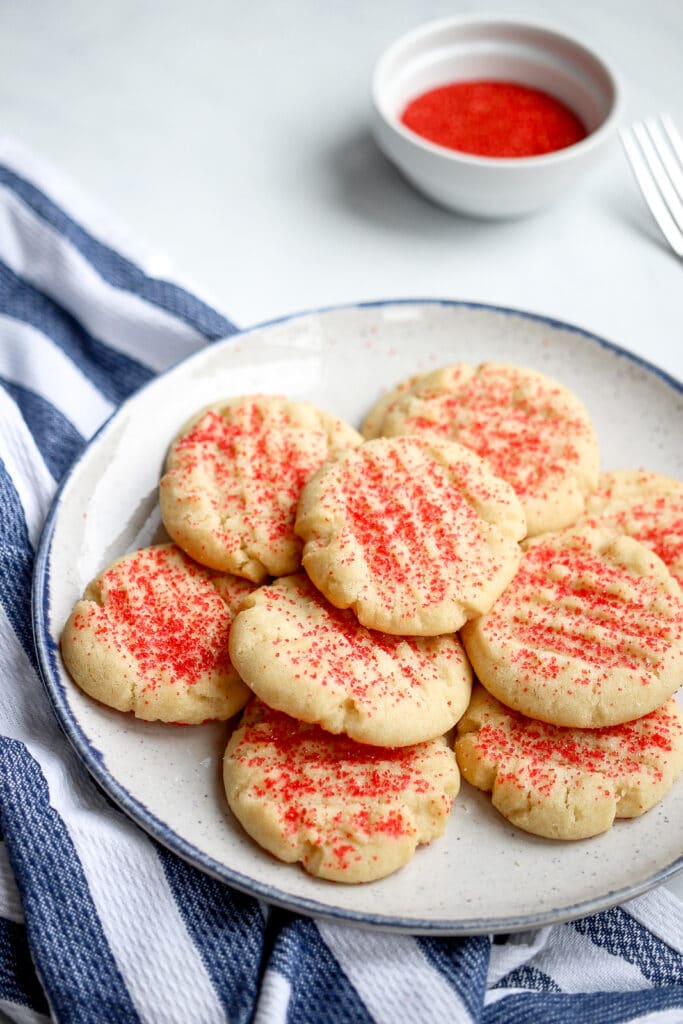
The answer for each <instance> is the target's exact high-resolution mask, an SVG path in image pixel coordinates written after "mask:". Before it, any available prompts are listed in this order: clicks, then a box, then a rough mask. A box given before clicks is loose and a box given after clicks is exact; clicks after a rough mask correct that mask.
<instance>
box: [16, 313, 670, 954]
mask: <svg viewBox="0 0 683 1024" xmlns="http://www.w3.org/2000/svg"><path fill="white" fill-rule="evenodd" d="M484 359H490V360H495V361H506V362H512V363H517V364H520V365H525V366H529V367H533V368H534V369H537V370H541V371H543V372H545V373H549V374H551V375H553V376H555V377H556V378H557V379H558V380H560V381H561V382H562V383H563V384H565V385H566V386H568V387H570V388H572V389H573V390H574V391H575V392H576V393H577V394H578V395H579V397H580V398H581V399H582V400H583V401H584V402H585V404H586V405H587V406H588V409H589V411H590V413H591V415H592V417H593V419H594V422H595V425H596V428H597V433H598V437H599V439H600V444H601V450H602V457H603V467H604V468H618V467H638V466H643V467H647V468H649V469H653V470H657V471H659V472H663V473H667V474H669V475H671V476H675V477H679V478H683V446H681V444H680V425H681V421H682V417H681V413H682V412H683V389H682V388H681V385H679V384H678V383H677V382H676V381H674V380H672V379H671V378H669V377H667V376H666V375H665V374H663V373H661V372H659V371H658V370H656V369H655V368H654V367H652V366H648V365H646V364H644V363H642V362H639V361H638V360H636V359H634V358H633V357H631V356H629V355H628V354H627V353H625V352H623V351H621V350H619V349H618V348H615V347H614V346H612V345H609V344H608V343H606V342H603V341H601V340H600V339H599V338H596V337H593V336H591V335H589V334H586V333H585V332H583V331H580V330H578V329H576V328H572V327H570V326H567V325H563V324H560V323H557V322H553V321H548V320H546V319H543V318H540V317H535V316H532V315H529V314H525V313H520V312H514V311H510V310H501V309H494V308H490V307H482V306H473V305H468V304H459V303H446V302H401V303H396V302H394V303H391V302H389V303H376V304H369V305H364V306H352V307H345V308H340V309H331V310H327V311H324V312H316V313H309V314H304V315H301V316H296V317H292V318H290V319H286V320H283V321H279V322H276V323H272V324H269V325H266V326H262V327H258V328H255V329H253V330H250V331H247V332H244V333H243V334H240V335H237V336H235V337H233V338H231V339H229V340H228V341H226V342H223V343H219V344H216V345H212V346H210V347H209V348H207V349H205V350H203V351H202V352H200V353H199V354H198V355H196V356H194V357H192V358H191V359H189V360H187V361H186V362H184V363H182V364H181V365H179V366H177V367H176V368H175V369H173V370H171V371H170V372H169V373H167V374H165V375H164V376H162V377H160V378H158V379H157V380H155V381H153V382H152V383H151V384H149V385H148V386H147V387H145V388H144V389H143V390H142V391H140V392H139V393H138V394H137V395H135V396H134V397H133V398H132V399H130V400H129V401H128V402H127V403H126V404H125V405H124V406H123V407H122V408H121V409H120V411H119V412H118V413H117V414H116V415H115V416H114V417H113V418H112V419H111V420H110V421H109V423H107V424H106V426H105V427H103V429H102V430H101V431H100V433H99V434H98V435H97V436H96V437H95V439H94V440H93V441H92V442H91V444H90V445H89V446H88V448H87V449H86V450H85V452H84V453H83V455H82V456H81V457H80V459H79V460H78V462H77V463H76V465H75V466H74V468H73V470H72V471H71V473H70V475H69V476H68V478H67V479H66V481H65V482H64V484H63V485H62V487H61V489H60V491H59V493H58V495H57V498H56V500H55V503H54V506H53V508H52V511H51V514H50V516H49V519H48V522H47V524H46V527H45V532H44V536H43V539H42V543H41V547H40V551H39V554H38V559H37V568H36V577H35V585H34V629H35V636H36V641H37V646H38V651H39V656H40V661H41V667H42V672H43V676H44V680H45V684H46V686H47V689H48V691H49V693H50V696H51V699H52V702H53V704H54V708H55V711H56V714H57V716H58V718H59V720H60V722H61V724H62V726H63V728H64V730H65V731H66V733H67V735H68V737H69V739H70V740H71V742H72V743H73V745H74V747H75V748H76V750H77V752H78V754H79V756H80V757H81V758H82V760H83V762H84V763H85V764H86V766H87V767H88V769H89V770H90V772H91V773H92V774H93V775H94V776H95V778H96V779H97V781H98V782H99V783H100V785H101V786H102V787H103V788H104V789H105V790H106V792H107V793H108V794H109V795H110V796H111V797H112V798H113V799H114V800H115V801H116V802H117V803H118V804H119V805H120V806H121V807H122V808H123V810H124V811H125V812H126V813H127V814H129V815H130V816H131V817H132V818H133V819H134V820H135V821H136V822H138V824H139V825H141V826H142V828H144V829H146V830H147V831H148V832H149V833H151V834H152V835H153V836H155V837H156V838H157V839H158V840H160V841H161V842H162V843H164V844H165V845H166V846H168V847H169V848H170V849H172V850H174V851H175V852H176V853H178V854H180V855H181V856H182V857H185V858H186V859H187V860H189V861H191V862H192V863H193V864H196V865H197V866H198V867H199V868H202V869H204V870H205V871H207V872H209V873H211V874H213V875H215V876H216V877H218V878H220V879H223V880H224V881H226V882H229V883H230V884H231V885H233V886H236V887H237V888H239V889H242V890H244V891H246V892H249V893H253V894H254V895H257V896H259V897H262V898H263V899H265V900H269V901H271V902H273V903H277V904H280V905H283V906H287V907H290V908H294V909H297V910H299V911H301V912H304V913H311V914H317V915H321V916H326V917H332V918H337V919H344V920H348V921H354V922H356V923H360V924H363V925H366V926H374V927H381V928H385V929H392V930H407V931H413V932H427V933H432V934H444V935H447V934H468V933H470V934H472V933H477V932H492V931H512V930H516V929H520V928H526V927H530V926H532V925H536V924H540V923H548V922H553V921H561V920H566V919H569V918H571V917H577V916H579V915H582V914H585V913H589V912H591V911H594V910H598V909H601V908H603V907H606V906H609V905H611V904H614V903H617V902H620V901H621V900H623V899H625V898H627V897H629V896H633V895H636V894H638V893H640V892H642V891H644V890H645V889H647V888H649V887H651V886H652V885H654V884H655V883H657V882H660V881H663V880H664V879H666V878H668V877H671V876H672V875H673V874H674V873H676V872H677V871H678V870H681V869H683V856H682V851H683V779H682V780H680V781H679V783H678V784H677V785H676V786H674V789H673V790H672V791H671V793H670V794H669V795H668V796H667V797H666V798H665V799H664V801H662V803H661V804H660V805H659V806H658V807H656V808H655V809H654V810H652V811H650V812H649V813H648V814H646V815H644V816H643V817H642V818H638V819H635V820H633V821H622V822H617V824H616V825H615V827H614V828H613V829H612V830H611V831H610V832H608V833H607V834H605V835H603V836H599V837H597V838H595V839H591V840H588V841H583V842H578V843H555V842H551V841H549V840H544V839H539V838H535V837H533V836H529V835H525V834H524V833H523V832H520V831H517V830H516V829H514V828H512V827H511V826H510V825H508V824H507V822H506V821H504V819H503V818H502V817H500V816H499V815H498V814H497V812H496V811H495V810H493V808H492V807H491V804H490V802H489V798H488V797H487V796H485V795H484V794H483V793H479V792H477V791H475V790H474V789H472V788H470V787H469V786H468V785H467V784H466V783H463V787H462V790H461V793H460V795H459V797H458V798H457V800H456V802H455V805H454V807H453V810H452V813H451V816H450V820H449V824H448V829H447V832H446V835H445V836H444V837H443V838H442V839H439V840H437V841H435V842H434V843H432V844H431V846H429V847H426V848H424V849H420V850H418V851H417V854H416V855H415V857H414V859H413V860H412V861H411V863H410V864H409V865H407V866H406V867H405V868H403V869H402V870H401V871H399V872H397V873H396V874H394V875H392V876H390V877H389V878H386V879H384V880H382V881H380V882H374V883H371V884H367V885H361V886H343V885H336V884H333V883H329V882H323V881H318V880H315V879H313V878H309V877H308V876H307V875H306V874H305V873H304V872H303V870H301V869H300V868H298V867H295V866H291V865H285V864H281V863H279V862H277V861H275V860H274V859H273V858H272V857H270V856H269V855H268V854H266V853H265V852H263V851H262V850H261V849H259V848H258V847H257V846H256V845H255V844H254V843H252V841H251V840H250V839H249V838H248V837H247V836H246V835H245V834H244V833H243V832H242V830H241V828H240V827H239V825H238V824H237V823H236V822H235V821H234V819H233V818H232V816H231V813H230V811H229V809H228V807H227V804H226V802H225V798H224V796H223V792H222V787H221V781H220V775H221V771H220V769H221V757H222V753H223V750H224V747H225V744H226V741H227V735H228V727H227V726H226V725H223V724H210V725H204V726H199V727H190V728H183V729H179V728H172V727H168V726H163V725H156V724H152V725H150V724H146V723H143V722H139V721H136V720H135V719H133V718H131V717H130V716H124V715H120V714H117V713H116V712H114V711H110V710H108V709H107V708H105V707H101V706H100V705H98V704H97V703H95V702H94V701H91V700H90V699H88V698H87V697H86V696H84V695H83V694H81V692H80V691H79V690H78V689H77V688H76V687H75V686H74V685H73V684H72V683H71V681H70V679H69V678H68V676H67V675H66V673H65V672H64V669H63V667H62V665H61V661H60V657H59V651H58V647H57V641H58V638H59V634H60V631H61V629H62V626H63V624H64V622H65V621H66V619H67V617H68V614H69V612H70V610H71V607H72V605H73V603H74V602H75V601H76V600H77V599H78V597H79V596H80V594H81V592H82V590H83V588H84V586H85V584H86V583H87V582H88V580H90V579H91V578H92V577H93V576H95V575H96V574H97V573H98V572H100V571H101V570H102V569H103V568H104V567H105V566H106V565H107V564H108V563H109V562H111V561H112V560H113V559H114V558H117V557H119V556H120V555H122V554H124V553H125V552H127V551H130V550H132V549H134V548H136V547H140V546H143V545H146V544H149V543H151V542H152V541H154V540H158V539H160V538H161V537H162V536H163V532H162V530H161V526H160V517H159V512H158V506H157V482H158V479H159V474H160V471H161V467H162V463H163V460H164V455H165V452H166V448H167V446H168V444H169V441H170V440H171V438H172V437H173V435H174V433H175V432H176V431H177V429H178V427H179V426H180V425H181V424H182V423H183V422H184V421H185V420H186V419H187V418H188V417H189V416H190V415H191V414H192V413H193V412H194V411H195V410H196V409H199V408H200V407H202V406H204V405H207V404H208V403H210V402H212V401H215V400H217V399H220V398H222V397H224V396H228V395H236V394H244V393H251V392H254V391H261V392H276V393H282V394H286V395H289V396H290V397H292V398H295V399H308V400H310V401H313V402H315V403H316V404H317V405H320V406H322V407H323V408H325V409H329V410H330V411H332V412H334V413H336V414H337V415H339V416H342V417H344V418H345V419H347V420H348V421H349V422H351V423H353V424H355V425H358V424H359V423H360V422H361V420H362V418H363V416H364V414H365V413H366V412H367V410H368V408H369V407H370V405H371V404H372V403H373V402H374V400H375V399H376V398H377V396H378V394H379V393H380V392H381V391H382V390H384V389H386V388H387V387H390V386H392V385H393V384H395V383H397V382H398V381H399V380H401V379H402V378H404V377H406V376H408V375H409V374H412V373H415V372H416V371H420V370H425V369H429V368H432V367H437V366H439V365H443V364H447V363H450V362H456V361H458V360H465V361H468V362H479V361H481V360H484Z"/></svg>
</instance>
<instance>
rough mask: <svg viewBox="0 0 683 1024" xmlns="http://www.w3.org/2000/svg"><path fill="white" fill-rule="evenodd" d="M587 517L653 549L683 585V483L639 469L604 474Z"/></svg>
mask: <svg viewBox="0 0 683 1024" xmlns="http://www.w3.org/2000/svg"><path fill="white" fill-rule="evenodd" d="M586 515H587V516H589V517H593V518H597V519H599V520H600V522H601V523H604V524H605V525H606V526H609V527H610V528H611V529H613V530H617V531H618V532H619V533H624V534H626V535H627V536H629V537H635V539H636V540H639V541H640V542H641V543H642V544H645V546H646V547H648V548H651V549H652V550H653V551H654V552H655V554H657V555H659V557H660V558H661V560H662V561H663V562H664V564H665V565H666V567H667V568H668V570H669V572H670V573H671V575H672V576H673V577H674V578H675V579H676V580H677V581H678V583H679V584H680V585H681V586H683V483H681V482H680V481H679V480H672V479H671V477H668V476H662V475H661V473H648V472H645V471H643V470H636V469H619V470H614V471H612V472H610V473H602V474H601V476H600V480H599V481H598V488H597V490H596V491H595V492H594V493H593V494H591V495H590V497H589V498H588V501H587V502H586Z"/></svg>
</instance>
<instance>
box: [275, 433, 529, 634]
mask: <svg viewBox="0 0 683 1024" xmlns="http://www.w3.org/2000/svg"><path fill="white" fill-rule="evenodd" d="M295 529H296V532H297V534H298V535H299V536H300V537H302V538H303V540H304V541H305V545H304V553H303V559H302V561H303V565H304V568H305V569H306V572H307V573H308V575H309V576H310V577H311V579H312V580H313V582H314V583H315V585H316V586H317V587H318V589H319V590H321V591H322V593H323V594H324V595H325V596H326V597H327V599H328V600H329V601H331V602H332V604H333V605H335V606H336V607H337V608H353V610H354V612H355V613H356V615H357V617H358V619H359V621H360V622H361V623H362V624H363V625H364V626H368V627H369V628H370V629H378V630H382V631H384V632H386V633H395V634H400V635H407V636H411V635H412V636H437V635H439V634H441V633H450V632H454V631H455V630H456V629H459V628H460V626H461V625H462V624H463V622H465V621H466V620H467V619H469V618H472V617H473V616H475V615H480V614H481V613H482V612H484V611H486V610H487V609H488V608H490V607H491V605H492V604H493V602H494V601H495V600H496V598H497V597H498V595H499V594H500V593H501V591H502V590H503V589H504V588H505V587H506V586H507V584H508V583H509V582H510V580H511V578H512V576H513V575H514V573H515V571H516V569H517V566H518V564H519V558H520V553H519V546H518V544H517V541H518V540H520V539H521V538H522V537H523V536H524V532H525V523H524V515H523V513H522V509H521V506H520V504H519V501H518V500H517V498H516V497H515V494H514V492H513V490H512V488H511V487H510V486H509V484H506V483H505V482H504V481H502V480H499V479H498V478H497V477H495V476H493V474H492V473H491V471H490V469H489V467H488V466H487V464H486V463H485V462H484V461H483V460H482V459H480V458H479V457H478V456H477V455H475V454H474V453H473V452H471V451H469V450H468V449H467V448H463V447H462V445H458V444H455V443H454V442H452V441H441V440H439V439H438V438H426V437H397V438H378V439H376V440H373V441H366V442H365V444H363V445H361V446H360V447H359V448H355V449H352V450H350V451H346V452H342V453H340V454H338V455H336V456H334V457H332V458H330V459H328V461H327V462H326V463H325V464H324V466H322V467H321V469H320V470H319V471H318V472H317V473H316V474H315V476H314V477H313V478H312V479H311V480H310V481H309V482H308V483H307V484H306V486H305V487H304V489H303V491H302V494H301V500H300V501H299V508H298V512H297V518H296V526H295Z"/></svg>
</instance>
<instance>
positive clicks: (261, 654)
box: [230, 573, 472, 747]
mask: <svg viewBox="0 0 683 1024" xmlns="http://www.w3.org/2000/svg"><path fill="white" fill-rule="evenodd" d="M230 657H231V659H232V663H233V665H234V666H235V667H236V669H237V671H238V672H239V673H240V675H241V677H242V679H244V681H245V682H246V683H247V684H248V685H249V686H250V687H251V689H252V690H253V691H254V693H255V694H256V696H257V697H259V698H260V699H261V700H262V701H263V702H264V703H265V704H267V705H268V706H269V707H271V708H276V709H277V710H279V711H284V712H285V713H286V714H288V715H291V716H292V718H297V719H299V720H301V721H304V722H314V723H316V724H318V725H320V726H322V728H323V729H325V730H327V731H328V732H332V733H340V732H344V733H346V734H347V736H350V737H351V738H352V739H354V740H357V741H358V742H359V743H370V744H375V745H377V746H381V747H402V746H406V745H408V744H412V743H420V742H422V741H424V740H430V739H433V738H434V737H436V736H440V735H442V734H443V733H445V732H447V731H448V730H449V729H450V728H451V727H452V726H453V725H455V723H456V722H457V720H458V719H459V718H460V716H461V715H462V713H463V712H464V710H465V708H466V707H467V705H468V703H469V698H470V693H471V689H472V672H471V670H470V666H469V662H468V661H467V658H466V657H465V652H464V651H463V649H462V645H461V643H460V641H459V639H458V637H457V636H456V635H454V634H449V635H447V636H439V637H397V636H387V635H386V634H384V633H377V632H375V631H374V630H369V629H366V628H365V627H364V626H361V625H360V623H359V622H358V620H357V619H356V617H355V615H354V614H353V612H350V611H340V610H339V609H337V608H334V607H333V606H332V605H331V604H330V603H329V602H328V601H327V600H326V599H325V598H324V597H323V595H322V594H321V593H320V592H319V591H318V590H317V589H316V588H315V587H314V586H313V584H312V583H311V582H310V580H309V579H308V578H307V577H306V576H305V575H304V574H303V573H300V574H298V575H296V576H286V577H284V578H282V579H279V580H276V581H275V582H274V583H272V584H271V585H270V586H267V587H261V588H260V589H259V590H257V591H255V593H253V594H251V595H250V596H249V597H248V598H247V599H246V601H245V602H244V604H243V605H242V610H241V611H240V613H239V614H238V616H237V618H236V619H235V621H234V622H233V625H232V629H231V631H230Z"/></svg>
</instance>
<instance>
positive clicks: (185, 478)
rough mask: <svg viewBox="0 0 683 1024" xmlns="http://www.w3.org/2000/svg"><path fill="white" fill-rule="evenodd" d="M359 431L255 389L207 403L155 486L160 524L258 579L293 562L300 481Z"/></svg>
mask: <svg viewBox="0 0 683 1024" xmlns="http://www.w3.org/2000/svg"><path fill="white" fill-rule="evenodd" d="M361 441H362V438H361V436H360V434H358V433H357V432H356V431H355V430H353V428H352V427H349V426H348V425H347V424H346V423H343V422H342V421H341V420H339V419H337V418H336V417H335V416H332V415H330V414H329V413H326V412H323V411H322V410H320V409H317V408H316V407H315V406H313V405H310V404H309V403H308V402H291V401H289V400H288V399H286V398H280V397H278V396H274V395H257V396H249V397H243V398H233V399H230V400H228V401H226V402H223V403H221V404H220V405H216V406H213V407H211V408H210V409H206V410H204V411H203V412H202V413H200V414H199V415H198V416H197V417H195V418H194V419H193V420H192V421H190V423H189V424H188V425H187V426H186V427H184V428H183V430H182V432H181V434H180V436H179V437H178V438H176V440H175V441H174V442H173V444H172V445H171V449H170V452H169V455H168V459H167V462H166V473H165V474H164V476H163V477H162V479H161V483H160V486H159V497H160V502H161V515H162V519H163V521H164V525H165V527H166V529H167V530H168V532H169V534H170V536H171V537H172V538H173V540H174V541H175V542H176V543H177V544H179V545H180V547H181V548H183V550H185V551H186V552H187V553H188V554H189V555H190V556H191V557H192V558H194V559H196V560H197V561H198V562H201V563H202V565H207V566H210V567H211V568H212V569H219V570H221V571H223V572H231V573H236V574H237V575H238V576H244V577H246V579H250V580H253V581H255V582H256V583H260V582H261V581H262V580H263V579H265V577H266V576H268V575H272V576H281V575H286V574H287V573H291V572H295V571H296V570H297V569H298V568H299V567H300V565H301V561H300V559H301V543H300V541H299V540H298V539H297V538H296V537H295V536H294V533H293V529H292V528H293V525H294V514H295V510H296V503H297V501H298V500H299V494H300V492H301V488H302V487H303V485H304V483H305V482H306V480H308V478H309V477H310V476H311V475H312V473H314V472H315V470H316V469H317V468H318V467H319V466H320V465H321V463H322V462H324V460H325V459H326V458H327V457H328V455H329V454H330V453H332V452H334V451H336V450H337V449H340V448H349V447H353V446H355V445H357V444H360V442H361Z"/></svg>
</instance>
